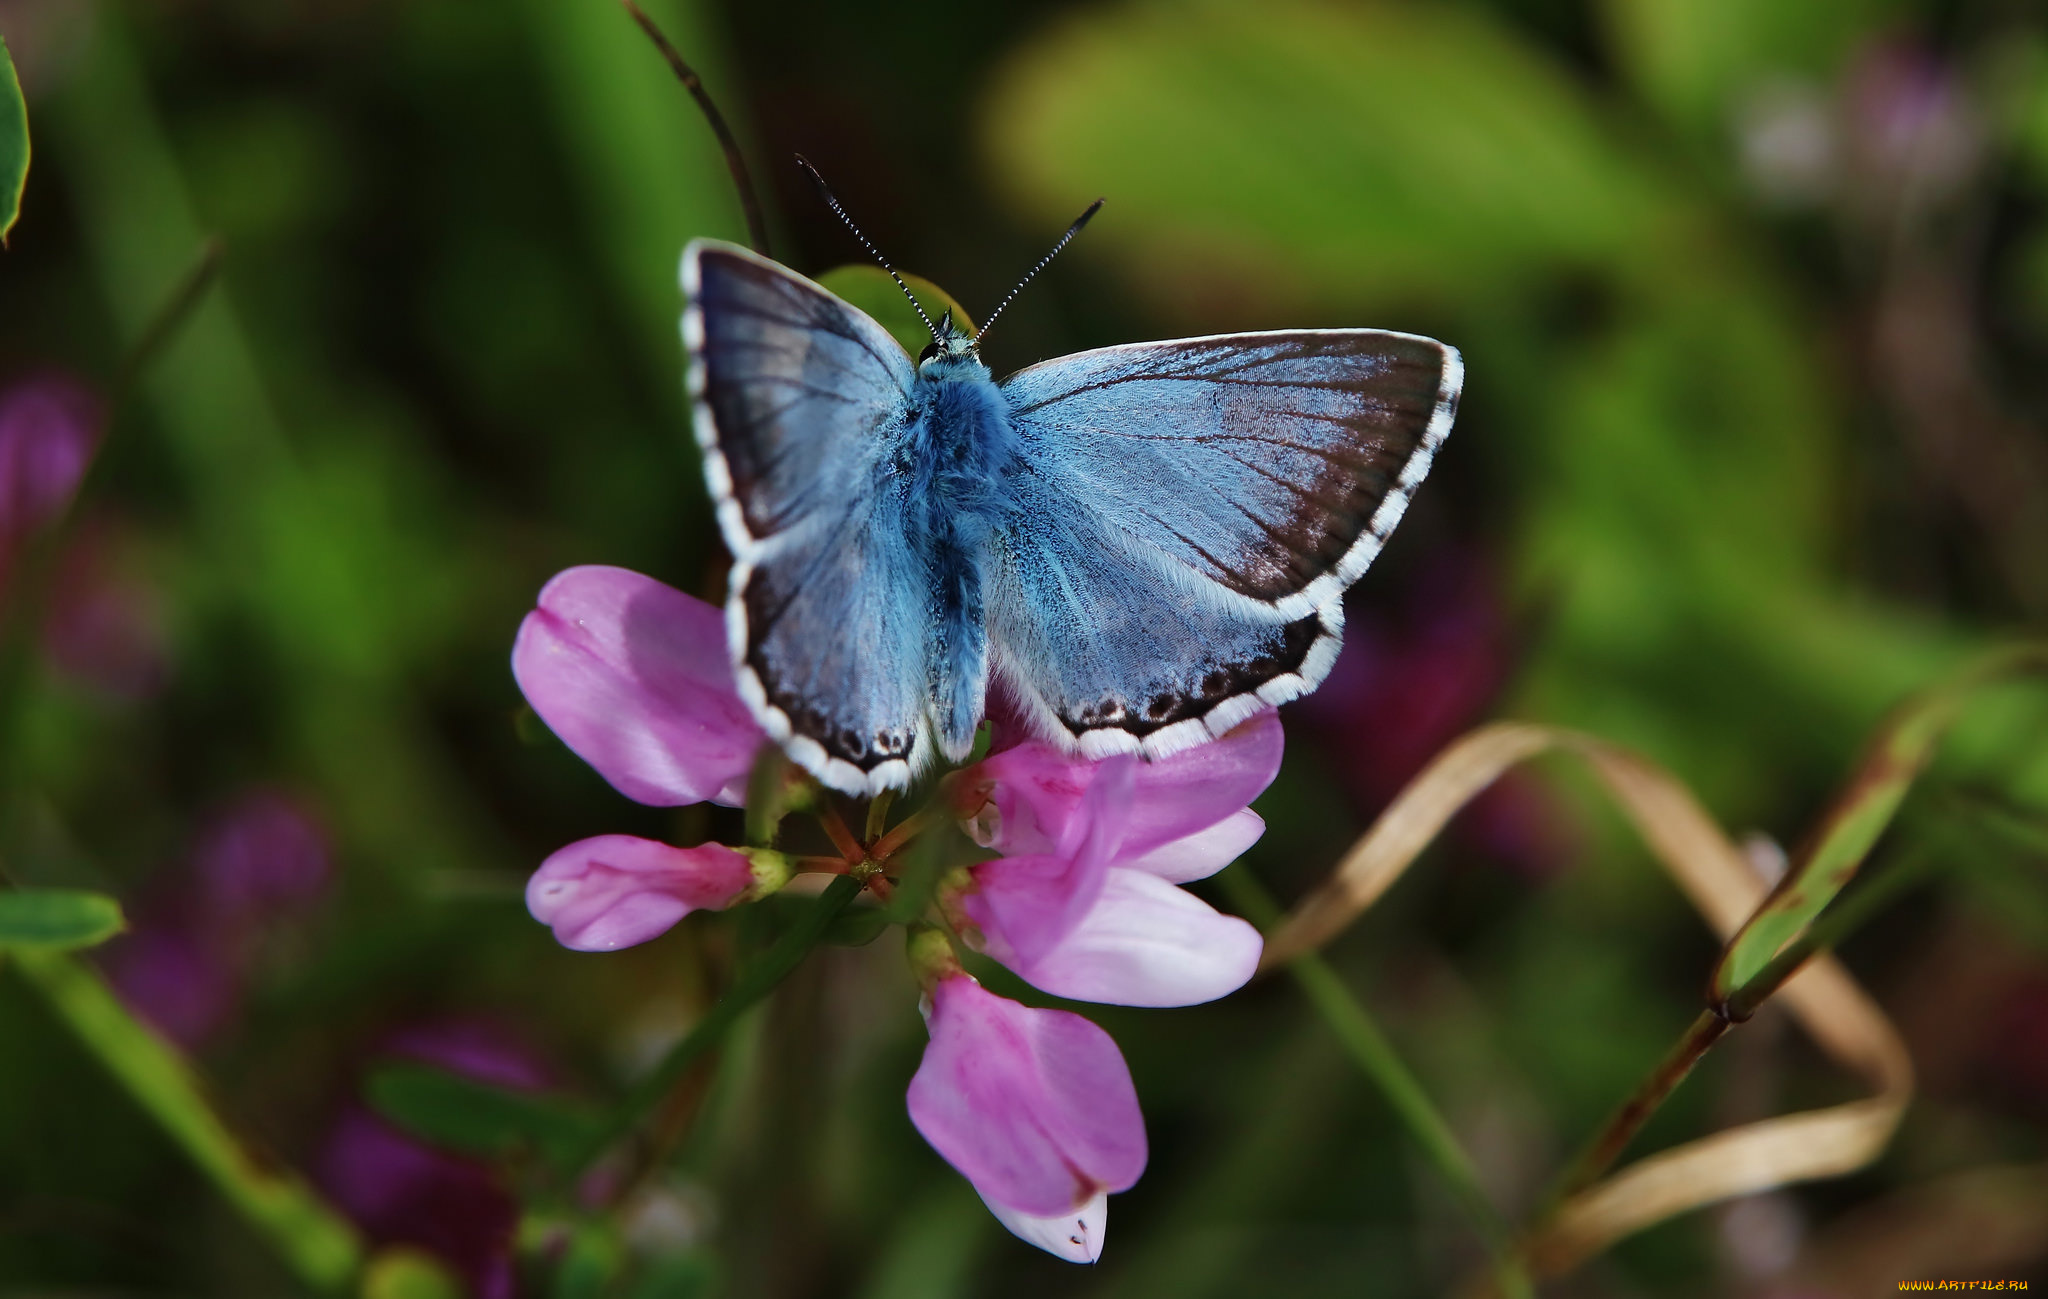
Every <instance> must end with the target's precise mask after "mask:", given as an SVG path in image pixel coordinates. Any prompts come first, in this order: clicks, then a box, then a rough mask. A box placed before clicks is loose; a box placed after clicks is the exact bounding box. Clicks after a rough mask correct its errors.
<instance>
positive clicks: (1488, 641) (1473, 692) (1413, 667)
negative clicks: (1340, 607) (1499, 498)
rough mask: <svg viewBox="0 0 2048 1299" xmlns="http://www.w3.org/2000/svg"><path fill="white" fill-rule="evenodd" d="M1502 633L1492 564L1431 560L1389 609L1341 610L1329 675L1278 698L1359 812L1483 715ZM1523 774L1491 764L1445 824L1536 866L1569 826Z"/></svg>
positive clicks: (1568, 838)
mask: <svg viewBox="0 0 2048 1299" xmlns="http://www.w3.org/2000/svg"><path fill="white" fill-rule="evenodd" d="M1513 633H1514V628H1513V625H1512V624H1511V622H1510V620H1509V617H1508V612H1507V608H1506V605H1505V602H1504V601H1503V600H1502V598H1501V595H1500V591H1499V589H1498V587H1497V584H1496V581H1495V578H1494V576H1493V574H1492V572H1491V570H1490V569H1489V568H1487V567H1486V566H1485V565H1484V564H1483V563H1481V562H1479V561H1478V560H1477V559H1476V558H1473V557H1464V558H1451V559H1446V560H1442V561H1439V562H1438V563H1437V564H1435V565H1432V566H1431V567H1430V568H1429V569H1428V570H1426V571H1425V572H1424V573H1423V575H1422V577H1421V579H1420V580H1419V581H1417V582H1415V583H1414V584H1413V586H1412V587H1411V588H1410V590H1409V592H1408V594H1407V597H1406V598H1405V599H1404V600H1402V601H1400V602H1399V603H1397V604H1395V605H1393V606H1392V608H1391V611H1380V610H1375V611H1372V612H1367V611H1362V610H1361V611H1359V612H1357V613H1355V614H1352V615H1351V616H1350V617H1349V618H1347V619H1346V622H1345V635H1344V648H1343V650H1342V651H1341V652H1340V653H1339V654H1338V655H1337V661H1336V663H1335V664H1334V665H1332V666H1331V669H1330V675H1329V676H1328V678H1326V679H1325V680H1324V682H1323V684H1322V686H1321V687H1320V688H1319V689H1318V690H1317V691H1316V692H1315V693H1314V694H1312V695H1309V696H1307V697H1306V698H1304V699H1302V700H1299V701H1298V702H1296V703H1293V704H1290V705H1289V706H1288V710H1289V714H1290V715H1291V716H1292V717H1294V718H1295V719H1297V720H1298V721H1299V722H1301V724H1302V725H1303V727H1304V729H1305V730H1307V732H1308V733H1309V734H1310V735H1311V736H1312V737H1313V738H1314V739H1315V740H1316V741H1318V744H1319V747H1320V748H1321V749H1322V750H1323V753H1324V756H1325V758H1326V760H1327V764H1328V766H1327V769H1328V770H1329V772H1330V773H1331V774H1332V775H1333V776H1334V777H1335V778H1336V779H1337V780H1338V781H1339V782H1340V783H1342V784H1343V785H1344V786H1345V788H1346V790H1347V791H1348V792H1349V793H1350V795H1351V797H1352V799H1353V801H1354V803H1355V804H1356V806H1357V808H1358V810H1359V812H1360V814H1361V817H1362V818H1365V817H1369V816H1370V815H1372V814H1375V813H1377V812H1378V811H1379V810H1380V809H1381V808H1383V807H1385V806H1386V805H1387V804H1388V803H1389V802H1391V801H1393V798H1394V796H1395V795H1396V794H1398V793H1400V792H1401V789H1402V787H1403V786H1404V785H1406V784H1407V783H1408V782H1409V781H1410V780H1412V779H1414V777H1415V776H1416V775H1417V774H1418V773H1419V772H1420V771H1421V770H1422V769H1423V767H1424V766H1426V765H1427V764H1428V762H1429V760H1430V759H1431V758H1433V757H1435V756H1436V754H1437V753H1438V751H1440V750H1441V749H1442V748H1443V747H1444V746H1445V745H1446V744H1449V743H1450V742H1451V741H1452V740H1454V739H1456V738H1457V736H1458V734H1459V733H1460V732H1462V731H1464V730H1467V729H1469V728H1470V727H1473V726H1476V725H1478V724H1479V722H1480V721H1481V720H1482V719H1483V718H1484V715H1485V713H1486V710H1487V708H1488V706H1489V705H1490V704H1491V703H1492V702H1493V700H1494V699H1495V697H1496V696H1497V695H1498V694H1499V693H1500V691H1501V690H1502V688H1503V687H1504V686H1505V685H1506V684H1507V681H1508V677H1509V675H1510V673H1511V672H1512V671H1513V669H1514V665H1515V644H1514V634H1513ZM1534 779H1535V778H1534V777H1532V776H1530V775H1528V774H1527V773H1525V772H1522V771H1519V770H1517V771H1510V772H1508V773H1507V774H1506V775H1504V776H1502V777H1501V778H1500V779H1499V780H1497V781H1495V782H1494V784H1493V785H1492V786H1491V787H1490V788H1489V789H1487V790H1486V791H1485V792H1484V793H1482V794H1480V795H1479V797H1477V798H1476V799H1474V800H1473V801H1472V803H1471V804H1470V805H1469V806H1468V807H1467V808H1466V809H1465V810H1464V811H1463V812H1462V813H1460V814H1459V817H1458V820H1457V822H1456V832H1457V833H1458V835H1459V836H1460V837H1461V838H1463V839H1464V840H1466V841H1467V842H1469V843H1473V844H1475V845H1476V846H1478V847H1479V848H1480V849H1481V850H1482V851H1484V852H1486V853H1487V854H1489V855H1490V856H1494V857H1498V858H1500V859H1502V860H1505V861H1507V862H1510V863H1513V864H1514V865H1515V866H1517V867H1518V868H1519V869H1521V870H1522V871H1523V872H1525V873H1526V874H1528V875H1531V876H1534V877H1537V878H1542V877H1545V876H1548V875H1550V874H1553V873H1554V872H1555V871H1556V870H1557V869H1559V868H1560V866H1561V864H1562V863H1563V862H1564V861H1566V860H1568V859H1569V857H1570V855H1571V851H1572V839H1573V836H1572V832H1571V827H1569V826H1568V825H1565V824H1562V823H1560V822H1558V821H1557V820H1556V818H1555V816H1554V814H1553V813H1552V812H1551V811H1550V808H1551V807H1552V800H1547V799H1545V798H1544V797H1542V795H1541V792H1540V790H1539V789H1538V787H1537V786H1536V785H1535V784H1534V783H1533V782H1534Z"/></svg>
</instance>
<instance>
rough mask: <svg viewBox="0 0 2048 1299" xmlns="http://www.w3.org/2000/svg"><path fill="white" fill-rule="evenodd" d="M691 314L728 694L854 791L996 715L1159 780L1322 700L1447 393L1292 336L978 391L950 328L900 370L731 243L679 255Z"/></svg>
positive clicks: (1109, 362)
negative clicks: (1268, 716)
mask: <svg viewBox="0 0 2048 1299" xmlns="http://www.w3.org/2000/svg"><path fill="white" fill-rule="evenodd" d="M683 286H684V290H685V293H686V295H687V296H688V299H689V305H688V307H687V308H686V311H685V314H684V319H683V335H684V342H685V344H686V346H687V348H688V350H689V352H690V357H691V366H690V390H691V394H692V396H693V398H694V399H695V411H696V420H695V422H696V431H697V438H698V442H699V444H700V446H701V447H702V448H703V451H704V456H705V474H706V480H707V483H708V485H709V487H710V489H711V493H712V496H713V499H714V500H715V501H716V502H717V504H718V516H719V523H720V527H721V530H722V532H723V533H724V536H725V539H726V543H727V545H728V547H729V548H730V549H731V550H732V552H733V556H734V565H733V572H732V582H731V591H730V594H729V597H728V603H727V628H728V633H729V638H730V644H731V649H732V654H733V662H734V667H735V672H736V675H737V677H738V681H739V686H740V690H741V693H742V694H743V696H745V698H746V699H747V701H748V703H749V704H750V706H751V707H752V708H753V709H754V712H755V715H756V717H757V718H758V719H759V720H760V722H761V724H762V726H763V727H764V728H765V729H766V730H767V731H768V732H769V734H770V735H772V736H773V737H774V738H775V739H776V740H778V741H780V742H781V743H782V744H783V745H784V746H785V748H786V749H787V751H788V752H789V754H790V755H791V757H792V758H794V759H795V760H796V761H797V762H799V763H800V764H801V765H803V766H804V767H805V768H806V769H808V770H810V771H811V772H813V773H814V774H816V775H817V776H818V777H819V778H820V779H821V780H822V781H824V782H825V783H826V784H828V785H830V786H832V787H833V788H836V789H840V790H843V791H845V792H848V793H853V794H874V793H878V792H880V791H881V790H883V789H889V788H900V787H902V786H904V785H907V784H908V783H909V781H910V780H911V779H912V777H913V776H914V774H915V773H916V772H917V771H918V770H919V769H921V768H923V767H925V766H928V765H929V764H931V763H933V762H935V761H936V760H937V759H938V758H939V757H940V756H942V755H943V756H944V757H946V758H948V759H951V760H955V761H957V760H959V759H961V758H963V757H964V756H965V755H966V754H967V752H968V750H969V749H970V747H971V745H972V742H973V737H974V732H975V728H976V727H977V726H978V725H979V723H980V721H981V720H982V717H983V715H984V713H985V711H986V709H987V706H988V703H989V700H990V699H991V697H998V698H1001V699H1002V700H1004V701H1005V702H1006V703H1007V705H1008V706H1009V710H1010V712H1011V713H1012V714H1014V715H1015V716H1016V717H1017V718H1018V719H1019V720H1021V721H1022V722H1023V723H1024V724H1025V725H1027V726H1030V727H1032V728H1034V729H1035V730H1037V731H1038V732H1040V733H1041V734H1043V735H1045V736H1046V737H1048V738H1051V739H1053V740H1056V741H1057V742H1060V743H1062V744H1064V745H1066V746H1067V747H1069V748H1071V749H1076V750H1078V751H1079V752H1081V753H1083V754H1086V755H1088V756H1106V755H1108V754H1113V753H1122V752H1134V753H1140V754H1145V755H1152V756H1159V755H1163V754H1166V753H1171V752H1174V751H1176V750H1179V749H1183V748H1187V747H1190V746H1192V745H1196V744H1201V743H1204V742H1206V741H1208V740H1210V739H1213V738H1215V737H1217V736H1220V735H1222V734H1223V733H1225V732H1226V731H1228V730H1229V729H1230V728H1231V727H1233V726H1235V725H1237V724H1238V723H1239V722H1241V721H1243V720H1244V719H1245V718H1246V717H1249V716H1250V715H1251V714H1252V713H1255V712H1257V711H1259V710H1260V709H1262V708H1267V707H1272V706H1274V705H1277V704H1279V703H1281V702H1284V701H1285V700H1287V699H1292V698H1295V697H1297V696H1299V695H1301V694H1303V693H1306V692H1307V691H1309V690H1311V689H1313V688H1314V687H1315V686H1316V685H1317V684H1318V683H1319V682H1320V681H1321V680H1322V678H1323V676H1324V675H1325V674H1326V673H1327V672H1328V671H1329V666H1330V664H1331V662H1332V661H1334V659H1335V657H1336V654H1337V649H1338V644H1339V640H1340V637H1341V634H1342V630H1343V607H1342V603H1341V599H1342V596H1343V592H1344V589H1345V587H1347V586H1348V585H1349V584H1350V583H1351V582H1353V581H1355V580H1356V579H1357V577H1358V576H1359V575H1360V574H1361V573H1363V572H1364V570H1365V568H1366V566H1367V565H1368V564H1370V562H1371V561H1372V559H1373V557H1374V556H1375V555H1377V553H1378V551H1379V548H1380V546H1381V545H1382V544H1383V543H1384V541H1385V539H1386V537H1387V535H1388V534H1389V533H1390V532H1391V531H1392V529H1393V527H1394V525H1395V523H1397V522H1398V521H1399V519H1400V517H1401V514H1402V512H1403V510H1404V509H1405V508H1406V505H1407V502H1408V499H1409V497H1410V495H1411V494H1412V493H1413V491H1414V489H1415V487H1416V486H1417V485H1419V484H1420V482H1421V480H1422V477H1423V475H1424V474H1426V473H1427V471H1428V468H1429V465H1430V463H1431V460H1432V459H1433V457H1434V454H1435V451H1436V448H1437V446H1438V445H1440V444H1441V442H1442V441H1443V438H1444V437H1445V435H1447V434H1448V432H1449V429H1450V424H1451V420H1452V417H1453V414H1454V412H1455V408H1456V402H1457V397H1458V393H1459V389H1460V386H1461V383H1462V378H1463V366H1462V362H1461V361H1460V359H1459V357H1458V354H1457V352H1456V351H1455V350H1453V349H1451V348H1448V347H1445V346H1444V345H1443V344H1441V343H1437V342H1435V341H1434V340H1430V339H1424V338H1418V337H1415V336H1413V335H1407V334H1396V333H1391V332H1387V331H1375V330H1291V331H1276V332H1271V333H1261V334H1241V335H1225V336H1218V337H1214V338H1198V339H1181V340H1174V341H1171V342H1165V343H1148V344H1135V345H1130V346H1125V347H1112V348H1103V349H1100V350H1097V351H1093V352H1083V353H1079V354H1076V355H1074V356H1068V357H1061V358H1057V359H1055V360H1052V361H1047V362H1042V363H1040V364H1038V365H1035V366H1031V367H1028V368H1027V369H1025V370H1022V371H1020V372H1018V373H1017V374H1014V375H1012V376H1010V377H1009V378H1007V379H1005V380H1003V381H1002V382H1000V383H998V382H996V381H995V380H994V378H993V376H992V375H991V374H990V372H989V370H988V368H987V367H986V366H985V365H984V364H983V363H982V362H981V360H980V358H979V356H978V355H977V354H976V352H975V349H974V343H973V340H972V339H971V338H967V337H965V336H964V335H961V334H958V333H956V332H955V331H953V330H952V329H951V326H950V321H949V322H947V324H946V325H945V326H942V327H940V328H939V329H938V330H937V331H935V332H936V333H937V334H938V337H937V338H936V339H935V340H934V344H933V346H932V347H931V348H928V349H926V354H925V356H924V357H922V358H920V360H919V361H917V362H915V363H914V362H913V361H912V360H911V358H910V357H909V355H908V354H906V353H905V352H904V351H903V350H902V348H901V347H900V346H899V345H898V344H897V343H896V342H895V340H894V339H893V338H892V337H890V335H889V334H888V333H887V332H886V331H884V330H883V329H882V327H881V326H880V325H878V324H876V323H875V322H874V321H873V320H872V319H870V318H868V317H867V316H866V315H864V314H863V313H861V312H860V311H858V310H856V309H855V308H853V307H851V306H850V305H848V304H846V303H845V302H842V301H841V300H839V299H838V298H836V297H833V296H832V295H831V294H830V293H828V292H826V291H825V290H824V289H822V288H820V287H819V286H817V285H816V284H814V283H812V282H811V281H809V280H806V279H804V278H803V277H801V276H798V275H796V274H794V273H793V272H791V271H788V270H787V269H785V268H783V267H781V266H779V265H777V264H775V263H773V262H770V261H768V260H767V259H765V258H761V257H758V256H756V255H755V254H752V253H750V252H747V251H746V250H744V249H740V248H736V247H733V246H732V245H727V244H719V243H714V242H710V241H699V242H697V243H693V244H692V245H691V246H690V247H689V249H687V250H686V251H685V253H684V259H683Z"/></svg>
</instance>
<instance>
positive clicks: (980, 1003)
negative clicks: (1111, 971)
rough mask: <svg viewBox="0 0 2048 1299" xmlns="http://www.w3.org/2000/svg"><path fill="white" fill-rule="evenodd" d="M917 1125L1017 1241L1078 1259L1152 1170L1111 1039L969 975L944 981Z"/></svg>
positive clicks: (1133, 1092)
mask: <svg viewBox="0 0 2048 1299" xmlns="http://www.w3.org/2000/svg"><path fill="white" fill-rule="evenodd" d="M926 1024H927V1026H928V1027H929V1029H930V1031H931V1042H930V1044H929V1045H927V1046H926V1047H925V1052H924V1060H923V1062H922V1063H921V1064H920V1065H919V1066H918V1069H917V1074H916V1076H915V1077H913V1078H912V1079H911V1080H910V1092H909V1096H908V1101H909V1106H910V1121H911V1122H912V1123H913V1124H915V1125H916V1126H917V1130H918V1131H919V1132H920V1133H922V1134H923V1135H924V1139H925V1140H927V1141H929V1142H931V1144H932V1148H933V1149H935V1150H937V1151H938V1152H939V1154H940V1155H942V1156H944V1157H945V1159H946V1162H948V1163H950V1164H952V1165H953V1167H954V1168H956V1169H958V1170H959V1171H960V1173H961V1175H962V1176H964V1177H966V1178H967V1180H968V1181H969V1182H972V1183H973V1184H974V1189H975V1190H976V1191H977V1192H979V1193H980V1195H981V1197H982V1199H983V1200H984V1201H985V1202H986V1203H987V1204H988V1206H989V1208H990V1209H991V1210H992V1211H993V1212H994V1213H995V1215H996V1217H997V1218H998V1219H999V1220H1000V1221H1001V1222H1002V1223H1003V1225H1004V1226H1005V1227H1008V1228H1009V1229H1010V1230H1011V1231H1013V1232H1015V1233H1016V1234H1017V1235H1018V1236H1020V1237H1022V1238H1023V1239H1025V1240H1028V1241H1030V1242H1031V1243H1032V1244H1034V1245H1037V1246H1039V1247H1040V1248H1042V1249H1047V1250H1050V1251H1051V1252H1052V1253H1055V1254H1058V1255H1060V1256H1061V1257H1063V1258H1068V1259H1072V1260H1074V1261H1076V1262H1088V1263H1092V1262H1094V1261H1095V1259H1096V1258H1097V1257H1098V1256H1099V1255H1100V1254H1101V1252H1102V1233H1103V1227H1104V1224H1105V1222H1106V1218H1107V1208H1106V1199H1105V1197H1106V1196H1107V1195H1108V1194H1109V1193H1110V1192H1112V1191H1121V1190H1124V1189H1126V1188H1128V1187H1130V1186H1131V1185H1133V1184H1134V1183H1136V1182H1137V1180H1138V1176H1139V1174H1141V1173H1143V1172H1144V1171H1145V1120H1144V1116H1143V1115H1142V1114H1140V1113H1139V1111H1138V1093H1137V1089H1136V1088H1135V1087H1134V1086H1133V1085H1132V1083H1131V1074H1130V1070H1129V1069H1128V1068H1126V1067H1125V1065H1124V1058H1123V1055H1122V1053H1120V1052H1119V1051H1118V1050H1117V1049H1116V1043H1115V1042H1113V1041H1111V1040H1110V1037H1109V1034H1107V1033H1105V1032H1103V1031H1102V1030H1101V1029H1100V1028H1097V1027H1096V1026H1095V1025H1093V1024H1091V1023H1089V1022H1088V1021H1087V1020H1085V1019H1083V1018H1081V1017H1080V1016H1079V1015H1075V1014H1072V1013H1071V1012H1068V1011H1063V1010H1034V1009H1032V1008H1030V1007H1028V1006H1023V1005H1019V1004H1018V1003H1017V1002H1014V1001H1011V1000H1009V999H1007V998H1004V997H998V996H996V995H995V994H994V993H992V992H988V991H986V990H985V989H983V988H982V986H981V985H980V984H978V983H976V982H975V981H974V980H973V979H972V978H969V977H968V976H967V975H965V974H960V973H953V974H951V975H948V976H947V977H945V978H942V979H940V980H938V982H937V983H936V984H935V985H934V986H933V987H932V989H931V993H930V1006H929V1009H928V1010H927V1012H926Z"/></svg>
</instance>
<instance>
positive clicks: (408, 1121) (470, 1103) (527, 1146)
mask: <svg viewBox="0 0 2048 1299" xmlns="http://www.w3.org/2000/svg"><path fill="white" fill-rule="evenodd" d="M365 1092H366V1094H367V1096H368V1098H369V1101H370V1106H371V1108H372V1109H375V1110H376V1111H377V1112H378V1113H379V1114H382V1115H383V1116H384V1117H385V1118H387V1119H390V1120H391V1121H392V1122H393V1123H396V1124H397V1125H398V1126H399V1127H401V1128H404V1129H405V1130H406V1131H408V1132H411V1133H412V1134H413V1135H415V1136H417V1137H421V1138H423V1139H425V1140H427V1141H430V1142H432V1143H433V1144H435V1145H437V1146H444V1147H447V1148H448V1149H450V1150H459V1151H462V1152H463V1153H465V1154H472V1155H488V1156H494V1157H503V1156H507V1155H514V1154H520V1153H523V1152H526V1151H533V1152H536V1153H538V1154H540V1155H541V1157H542V1158H544V1159H546V1160H548V1161H549V1162H560V1161H561V1159H563V1158H564V1157H566V1155H567V1153H568V1152H571V1151H574V1150H577V1149H579V1148H581V1147H582V1146H583V1145H585V1144H586V1143H588V1142H589V1141H590V1139H591V1135H592V1133H594V1132H595V1131H596V1130H597V1128H598V1127H599V1120H598V1118H597V1116H596V1114H595V1113H594V1112H593V1111H591V1110H589V1109H588V1108H586V1107H583V1106H581V1105H576V1104H574V1103H571V1102H568V1101H565V1100H563V1099H561V1098H559V1097H549V1096H538V1095H532V1094H529V1093H525V1092H515V1091H508V1090H507V1089H505V1088H503V1087H494V1086H492V1085H490V1084H489V1083H481V1082H477V1081H475V1080H473V1079H469V1078H461V1077H457V1076H456V1075H455V1074H451V1073H448V1072H447V1071H445V1070H441V1069H435V1068H432V1067H430V1066H426V1065H416V1064H400V1065H390V1066H387V1067H386V1068H382V1069H379V1070H377V1072H375V1073H374V1074H372V1075H371V1076H370V1081H369V1085H368V1086H367V1087H366V1088H365Z"/></svg>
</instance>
